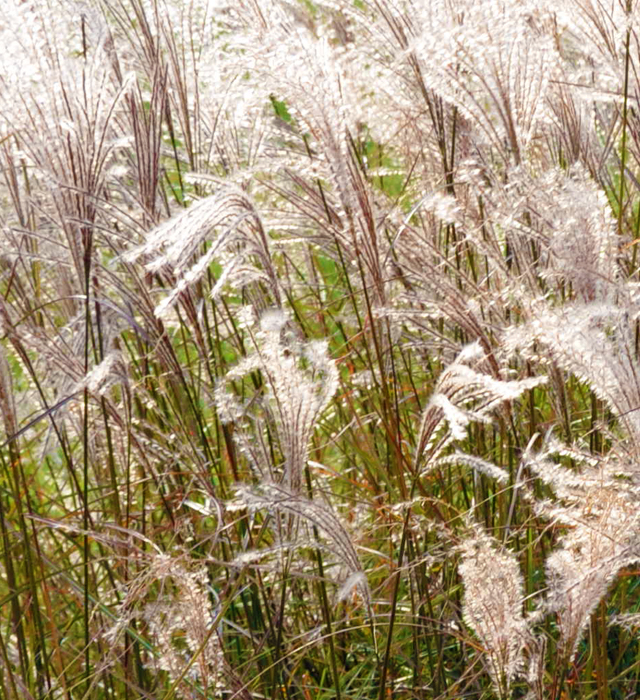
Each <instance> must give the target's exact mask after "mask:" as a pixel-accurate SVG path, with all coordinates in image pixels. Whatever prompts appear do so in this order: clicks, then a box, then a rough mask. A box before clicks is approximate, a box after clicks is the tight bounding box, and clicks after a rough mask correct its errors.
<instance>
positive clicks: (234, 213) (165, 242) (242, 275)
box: [124, 180, 280, 316]
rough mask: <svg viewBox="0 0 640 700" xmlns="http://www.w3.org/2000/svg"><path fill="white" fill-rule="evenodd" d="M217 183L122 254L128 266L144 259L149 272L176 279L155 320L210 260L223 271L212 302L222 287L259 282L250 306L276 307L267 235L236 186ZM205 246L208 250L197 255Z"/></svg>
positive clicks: (276, 287) (275, 281)
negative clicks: (207, 194)
mask: <svg viewBox="0 0 640 700" xmlns="http://www.w3.org/2000/svg"><path fill="white" fill-rule="evenodd" d="M211 182H213V183H214V184H215V183H216V181H214V180H212V181H211ZM217 184H218V192H217V193H216V194H214V195H211V196H210V197H207V198H205V199H202V200H200V201H198V202H196V203H194V204H192V205H191V206H190V207H189V208H188V209H186V210H185V211H183V212H182V213H180V214H178V215H177V216H175V217H173V218H172V219H170V220H169V221H167V222H165V223H164V224H161V225H160V226H158V227H157V228H156V229H154V230H153V231H152V232H151V233H150V234H149V236H148V237H147V240H146V242H145V243H144V244H143V245H141V246H138V247H137V248H134V249H133V250H131V251H130V252H129V253H127V254H126V255H125V256H124V258H125V260H127V261H128V262H133V261H136V260H140V259H144V260H145V261H146V269H147V270H148V271H149V272H152V273H163V272H164V273H171V274H172V275H174V276H175V279H176V281H175V286H174V288H173V289H172V290H171V292H170V293H169V294H168V295H167V296H166V297H165V298H164V299H163V300H162V302H161V303H160V304H159V305H158V306H157V307H156V310H155V313H156V315H157V316H163V315H165V314H166V313H167V312H168V310H169V309H170V308H171V307H172V306H173V305H174V304H175V303H176V301H177V300H178V299H179V297H180V295H181V293H183V292H184V291H185V290H187V289H188V288H189V287H190V286H191V285H192V284H195V283H196V282H198V281H199V280H200V279H201V278H202V276H203V275H205V274H206V272H207V270H208V269H209V267H210V265H211V264H212V263H213V262H218V263H220V265H221V266H222V268H223V271H222V274H221V275H220V277H219V278H218V280H217V281H216V284H215V286H214V288H213V290H212V292H211V294H212V297H213V298H214V299H215V298H217V297H218V296H219V295H220V293H221V292H222V290H223V289H224V287H225V285H230V286H231V287H235V288H236V289H243V288H245V287H249V286H250V284H251V283H260V282H262V283H263V287H262V288H261V292H260V293H255V292H254V294H253V295H252V301H253V302H254V304H256V305H257V306H258V307H259V308H260V309H261V310H264V308H266V306H268V305H274V304H275V305H278V306H279V305H280V291H279V290H280V282H279V280H278V275H277V272H276V270H275V268H274V266H273V262H272V260H271V250H270V243H269V237H268V235H267V232H266V230H265V227H264V226H263V223H262V219H261V217H260V215H259V213H258V211H257V209H256V207H255V205H254V203H253V202H252V200H251V198H250V197H249V195H248V194H247V193H246V192H244V191H243V190H241V189H240V188H238V187H235V186H232V185H230V184H229V183H225V182H222V181H221V182H219V183H217ZM205 242H208V243H210V247H209V248H208V249H207V250H206V252H205V253H201V249H202V244H203V243H205ZM194 259H195V262H194ZM267 289H268V290H269V292H268V293H267V292H266V291H265V290H267ZM248 291H249V292H251V289H249V290H248Z"/></svg>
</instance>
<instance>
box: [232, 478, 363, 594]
mask: <svg viewBox="0 0 640 700" xmlns="http://www.w3.org/2000/svg"><path fill="white" fill-rule="evenodd" d="M236 498H237V501H239V502H241V503H242V504H244V505H245V506H246V507H247V508H248V509H249V510H250V511H251V510H254V511H255V510H268V511H271V512H273V513H280V514H285V515H290V516H294V517H295V518H296V519H298V520H302V521H305V522H306V523H308V524H309V525H311V526H313V527H315V528H317V530H318V532H319V533H320V534H322V536H323V538H324V540H325V541H326V542H327V545H326V546H327V548H328V549H329V551H331V552H332V553H333V554H334V555H335V556H336V557H337V559H338V561H339V562H340V564H341V566H342V567H344V569H345V570H346V576H345V577H344V580H343V581H342V585H341V589H340V593H339V598H340V599H342V598H344V597H346V595H347V594H348V593H349V592H350V591H351V590H353V589H354V588H356V589H357V590H358V591H359V593H360V594H361V596H362V598H363V599H364V601H365V603H366V604H367V606H369V603H370V593H369V587H368V584H367V577H366V575H365V573H364V571H363V570H362V566H361V565H360V559H359V557H358V553H357V552H356V549H355V547H354V545H353V542H352V540H351V536H350V534H349V533H348V532H347V530H346V529H345V527H344V525H343V524H342V523H341V522H340V520H339V518H338V517H337V516H336V514H335V513H334V512H333V511H332V510H331V509H330V508H329V507H328V506H327V505H325V504H320V503H318V502H317V501H315V500H309V499H308V498H305V497H303V496H300V495H298V494H296V493H292V492H291V491H289V490H288V489H286V488H283V487H282V486H280V485H278V484H274V483H268V482H267V483H263V484H261V485H260V486H259V487H250V486H246V485H243V484H240V485H238V486H237V487H236ZM303 544H304V546H311V545H312V541H311V540H305V541H304V542H303ZM298 546H300V543H298Z"/></svg>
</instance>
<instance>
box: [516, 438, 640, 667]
mask: <svg viewBox="0 0 640 700" xmlns="http://www.w3.org/2000/svg"><path fill="white" fill-rule="evenodd" d="M554 453H555V454H557V455H558V456H564V457H569V458H571V460H572V461H573V462H574V463H576V464H578V465H580V467H581V468H580V470H579V471H574V470H572V469H568V468H567V467H563V466H561V465H559V464H557V463H556V462H555V461H553V460H552V459H551V456H552V455H553V454H554ZM632 461H634V460H632V459H629V458H624V457H622V456H618V455H616V454H615V453H613V452H612V453H611V454H609V455H607V456H606V457H601V456H595V455H591V454H589V453H583V452H581V451H580V450H578V449H575V448H573V449H569V448H566V447H564V446H562V445H561V444H559V443H557V442H555V441H553V440H551V441H550V442H549V443H548V444H547V445H546V446H545V450H544V451H543V452H541V453H539V454H537V455H534V454H532V453H528V455H527V459H526V466H527V467H528V468H529V469H530V470H532V471H533V472H534V473H535V474H536V475H537V476H538V477H539V478H540V479H542V480H543V481H544V482H546V483H547V484H549V485H550V486H551V487H552V488H553V490H554V491H555V493H556V498H557V500H555V501H553V502H544V503H539V504H538V506H537V509H538V511H539V513H540V514H541V515H542V516H544V517H545V518H547V519H549V520H551V521H552V522H554V523H557V524H559V525H560V526H562V527H563V528H565V529H566V530H567V532H566V534H565V535H564V537H563V538H562V540H561V542H560V546H559V547H558V548H557V549H556V550H554V551H553V552H552V553H551V554H550V555H549V556H548V557H547V560H546V563H545V567H546V571H547V582H548V593H547V597H546V601H545V604H544V607H545V608H546V610H547V611H548V612H552V613H554V614H556V615H557V618H558V627H559V630H560V634H561V648H562V649H563V652H564V654H565V655H566V657H567V658H569V659H572V658H573V657H574V656H575V653H576V650H577V646H578V643H579V641H580V639H581V636H582V633H583V632H584V630H585V629H586V626H587V625H588V622H589V619H590V616H591V613H592V612H593V611H594V610H595V608H596V606H597V605H598V604H599V602H600V601H601V600H602V599H603V598H604V596H605V595H606V594H607V591H608V589H609V587H610V586H611V584H612V583H613V581H614V579H615V577H616V575H617V574H618V572H619V571H620V570H621V569H622V568H624V567H626V566H629V565H630V564H632V563H634V562H637V561H638V560H640V548H639V547H638V538H639V537H640V511H639V508H638V505H639V502H640V490H639V487H638V482H637V480H634V479H629V471H630V466H631V465H630V462H632ZM635 468H636V467H635V464H634V465H633V469H635Z"/></svg>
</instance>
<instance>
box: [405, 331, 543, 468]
mask: <svg viewBox="0 0 640 700" xmlns="http://www.w3.org/2000/svg"><path fill="white" fill-rule="evenodd" d="M486 361H487V355H486V353H485V351H484V350H483V348H482V346H481V344H480V343H479V342H476V343H472V344H470V345H467V346H466V347H464V348H463V349H462V350H461V351H460V353H459V354H458V356H457V357H456V359H455V361H454V362H452V363H451V364H450V365H449V366H448V367H447V368H446V369H445V370H444V371H443V372H442V374H441V375H440V378H439V379H438V382H437V384H436V387H435V390H434V393H433V396H432V397H431V399H430V401H429V403H428V404H427V407H426V409H425V410H424V413H423V415H422V424H421V427H420V438H419V440H418V448H417V450H416V457H415V459H416V463H419V462H420V461H421V460H422V459H423V454H424V453H425V450H427V448H428V451H427V454H426V458H425V459H426V461H427V463H429V462H431V461H432V460H433V459H434V458H436V457H437V456H438V455H439V454H441V453H442V451H443V450H444V449H445V447H446V446H447V445H448V444H450V443H451V442H452V441H454V440H464V439H465V437H466V428H467V426H468V425H469V424H470V423H472V422H482V423H487V422H490V420H491V414H492V412H493V411H494V410H495V409H496V408H497V407H498V406H499V405H500V404H502V403H504V402H506V401H513V400H514V399H517V398H518V397H519V396H520V395H521V394H522V393H523V392H524V391H527V390H528V389H532V388H534V387H536V386H538V385H540V384H542V383H544V381H545V378H544V377H531V378H528V379H521V380H512V381H504V380H501V379H494V378H493V377H491V376H490V375H489V374H487V373H485V372H483V371H482V367H483V363H486ZM445 421H446V423H447V425H448V427H447V430H446V431H445V432H444V435H443V436H440V437H439V438H438V435H439V433H438V432H437V431H438V428H439V427H440V426H441V425H442V424H443V422H445Z"/></svg>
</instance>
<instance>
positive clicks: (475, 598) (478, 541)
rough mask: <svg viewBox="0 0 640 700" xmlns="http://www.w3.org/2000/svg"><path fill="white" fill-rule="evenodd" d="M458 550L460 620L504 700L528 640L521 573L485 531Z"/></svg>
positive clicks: (513, 559)
mask: <svg viewBox="0 0 640 700" xmlns="http://www.w3.org/2000/svg"><path fill="white" fill-rule="evenodd" d="M475 528H479V526H478V525H476V526H475ZM460 550H461V553H462V561H461V563H460V575H461V576H462V582H463V584H464V589H465V594H464V604H463V615H464V620H465V622H466V623H467V624H468V625H469V627H471V629H472V630H473V631H474V632H475V633H476V635H477V636H478V638H479V639H480V641H481V642H482V645H483V651H484V653H485V656H486V658H487V662H488V663H487V668H488V671H489V675H490V676H491V679H492V681H493V684H494V687H495V689H496V691H497V692H498V693H499V695H500V696H501V697H508V694H509V689H510V686H511V682H512V681H513V679H514V677H515V676H516V674H517V673H518V672H519V671H520V670H521V665H522V661H523V652H524V649H525V646H526V645H527V644H528V643H529V641H530V637H531V634H530V632H529V629H528V625H527V621H526V619H525V617H524V615H523V612H522V605H523V600H524V583H523V578H522V574H521V572H520V567H519V565H518V561H517V559H516V557H515V555H514V554H513V553H512V552H510V551H508V550H507V549H505V548H503V547H502V546H501V545H500V544H499V543H498V542H497V541H496V540H494V539H493V538H492V537H490V536H489V535H488V534H487V533H486V532H484V531H480V532H479V533H478V534H475V535H473V536H471V537H469V538H468V539H466V540H465V541H464V542H463V544H462V545H461V546H460Z"/></svg>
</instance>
